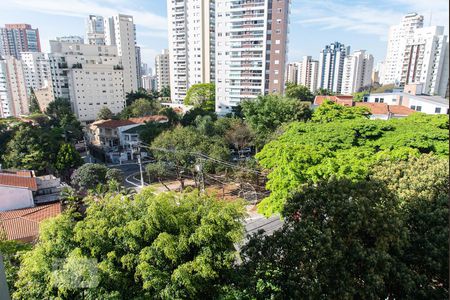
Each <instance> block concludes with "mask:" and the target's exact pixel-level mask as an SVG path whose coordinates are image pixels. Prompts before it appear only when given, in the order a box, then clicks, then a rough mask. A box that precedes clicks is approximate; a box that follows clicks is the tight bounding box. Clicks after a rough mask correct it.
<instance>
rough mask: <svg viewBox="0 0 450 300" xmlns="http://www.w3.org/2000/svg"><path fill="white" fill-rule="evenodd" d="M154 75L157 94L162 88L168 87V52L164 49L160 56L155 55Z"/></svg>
mask: <svg viewBox="0 0 450 300" xmlns="http://www.w3.org/2000/svg"><path fill="white" fill-rule="evenodd" d="M155 75H156V84H157V90H158V92H161V90H162V89H163V87H167V86H170V62H169V50H167V49H164V50H163V52H162V53H161V54H158V55H156V57H155Z"/></svg>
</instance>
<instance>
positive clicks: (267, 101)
mask: <svg viewBox="0 0 450 300" xmlns="http://www.w3.org/2000/svg"><path fill="white" fill-rule="evenodd" d="M241 106H242V112H243V114H244V116H245V120H246V122H247V124H248V125H249V126H250V128H251V129H252V130H253V132H254V133H255V135H256V143H257V144H259V145H260V146H261V145H263V144H264V143H266V142H267V141H268V139H269V137H270V136H271V135H272V134H273V133H274V132H275V130H276V129H277V128H278V127H280V125H282V124H284V123H289V122H293V121H305V120H308V119H309V118H310V117H311V110H310V109H309V103H303V102H300V101H298V100H295V99H290V98H285V97H282V96H279V95H267V96H259V97H258V98H257V99H255V100H251V101H244V102H242V103H241Z"/></svg>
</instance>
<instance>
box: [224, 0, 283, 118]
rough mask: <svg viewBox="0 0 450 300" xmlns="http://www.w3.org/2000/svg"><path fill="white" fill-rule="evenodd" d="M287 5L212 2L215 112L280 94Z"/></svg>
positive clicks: (256, 0)
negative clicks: (259, 96) (273, 94)
mask: <svg viewBox="0 0 450 300" xmlns="http://www.w3.org/2000/svg"><path fill="white" fill-rule="evenodd" d="M289 6H290V1H269V0H249V1H225V0H218V1H216V43H215V44H216V48H215V50H216V59H215V63H216V76H215V78H216V112H217V113H218V114H227V113H230V112H232V109H233V107H235V106H237V105H238V104H239V103H240V102H241V101H243V100H248V99H255V98H256V97H258V95H264V94H267V93H283V92H284V85H285V82H284V75H285V71H286V70H285V69H286V51H287V42H288V40H287V33H288V24H289Z"/></svg>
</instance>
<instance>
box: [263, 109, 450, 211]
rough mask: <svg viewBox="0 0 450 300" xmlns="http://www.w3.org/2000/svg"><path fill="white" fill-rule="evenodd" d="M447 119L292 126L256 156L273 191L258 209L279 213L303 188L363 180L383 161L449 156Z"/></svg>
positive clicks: (422, 117) (415, 117)
mask: <svg viewBox="0 0 450 300" xmlns="http://www.w3.org/2000/svg"><path fill="white" fill-rule="evenodd" d="M447 128H448V118H447V117H446V116H442V115H441V116H439V115H423V114H418V115H412V116H410V117H408V118H403V119H391V120H388V121H384V120H367V119H353V120H337V121H334V122H329V123H314V122H308V123H301V122H298V123H292V124H291V125H290V126H288V127H287V129H286V131H285V132H284V133H283V134H282V135H281V136H280V137H279V138H277V139H276V140H274V141H272V142H270V143H269V144H267V145H266V146H265V147H264V149H263V150H262V151H261V152H260V153H258V154H257V159H258V161H259V163H260V164H261V166H262V167H263V168H265V169H267V170H269V171H270V174H269V175H268V179H269V180H268V183H267V188H268V189H269V190H270V191H271V194H270V196H269V197H267V198H265V199H264V200H263V201H262V202H261V203H260V204H259V208H260V210H261V211H263V212H265V213H266V214H269V215H270V214H272V213H273V212H280V211H281V210H282V208H283V205H284V203H285V201H286V199H287V197H288V195H289V194H290V193H291V192H292V191H293V190H294V189H297V188H298V187H299V186H300V185H302V184H305V183H308V182H318V181H320V180H322V179H327V178H330V177H337V178H348V179H351V180H361V179H364V178H366V177H367V176H368V172H369V170H370V169H371V168H372V166H373V165H374V164H375V163H376V162H377V161H378V160H379V159H385V158H386V157H388V158H393V159H395V158H397V159H398V158H405V157H408V156H411V155H419V154H420V153H431V152H433V153H435V154H437V155H441V156H448V137H449V133H448V129H447Z"/></svg>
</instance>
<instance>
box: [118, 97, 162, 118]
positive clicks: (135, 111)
mask: <svg viewBox="0 0 450 300" xmlns="http://www.w3.org/2000/svg"><path fill="white" fill-rule="evenodd" d="M159 110H160V105H159V103H157V102H156V101H155V100H153V99H147V98H139V99H136V100H134V101H133V103H132V104H131V105H129V106H127V107H125V108H124V109H123V111H122V112H121V118H123V119H128V118H133V117H134V118H136V117H145V116H150V115H155V114H156V113H157V112H158V111H159Z"/></svg>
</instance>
